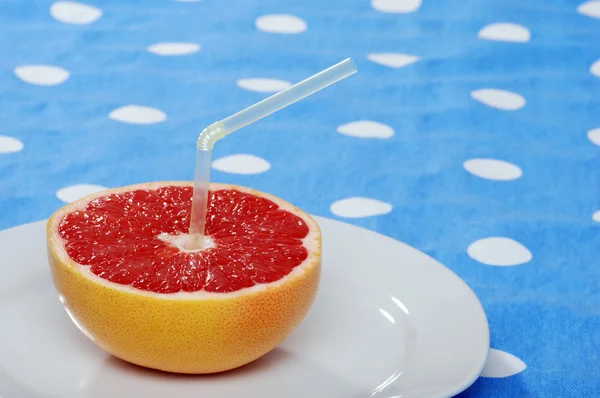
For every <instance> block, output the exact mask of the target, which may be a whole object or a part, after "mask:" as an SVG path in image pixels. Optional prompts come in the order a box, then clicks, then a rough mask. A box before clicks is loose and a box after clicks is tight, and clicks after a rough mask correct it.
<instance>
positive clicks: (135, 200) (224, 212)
mask: <svg viewBox="0 0 600 398" xmlns="http://www.w3.org/2000/svg"><path fill="white" fill-rule="evenodd" d="M191 199H192V184H191V183H190V182H159V183H147V184H140V185H132V186H127V187H122V188H117V189H109V190H105V191H102V192H98V193H95V194H93V195H90V196H87V197H85V198H82V199H80V200H78V201H75V202H73V203H71V204H69V205H67V206H65V207H63V208H62V209H60V210H58V211H57V212H56V213H54V214H53V215H52V217H51V218H50V219H49V221H48V225H47V239H48V258H49V263H50V269H51V274H52V278H53V281H54V285H55V286H56V289H57V291H58V293H59V297H60V299H61V301H62V302H63V304H64V306H65V308H66V310H67V312H68V313H69V315H70V317H71V318H72V319H73V321H74V322H75V324H76V325H77V326H78V327H79V329H80V330H81V331H82V332H83V333H85V334H86V335H87V336H88V337H89V338H90V339H91V340H92V341H94V342H95V343H96V344H98V345H99V346H100V347H102V348H103V349H105V350H106V351H108V352H109V353H111V354H113V355H115V356H116V357H118V358H121V359H123V360H125V361H128V362H132V363H134V364H137V365H141V366H145V367H149V368H154V369H159V370H164V371H169V372H178V373H214V372H220V371H225V370H229V369H233V368H236V367H239V366H242V365H244V364H247V363H249V362H251V361H253V360H255V359H257V358H259V357H261V356H262V355H264V354H266V353H267V352H269V351H270V350H272V349H273V348H275V347H276V346H277V345H278V344H280V343H281V342H282V341H283V340H284V339H285V338H286V337H287V336H288V335H289V334H290V333H291V332H292V330H294V328H296V327H297V326H298V325H299V324H300V322H301V321H302V320H303V318H304V317H305V315H306V314H307V312H308V310H309V308H310V306H311V304H312V302H313V300H314V298H315V295H316V292H317V288H318V284H319V279H320V271H321V232H320V230H319V226H318V225H317V223H316V222H315V221H314V220H313V219H312V218H311V217H309V216H308V215H307V214H306V213H304V212H303V211H301V210H300V209H298V208H296V207H294V206H293V205H291V204H290V203H288V202H286V201H284V200H282V199H280V198H277V197H274V196H272V195H268V194H266V193H262V192H259V191H256V190H252V189H249V188H243V187H238V186H232V185H223V184H211V187H210V195H209V203H208V214H207V223H206V235H207V237H206V239H205V245H204V249H203V250H200V251H190V250H186V249H185V247H186V245H185V240H186V237H187V235H186V234H187V232H188V230H189V221H190V220H189V217H190V210H191Z"/></svg>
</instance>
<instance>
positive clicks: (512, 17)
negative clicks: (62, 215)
mask: <svg viewBox="0 0 600 398" xmlns="http://www.w3.org/2000/svg"><path fill="white" fill-rule="evenodd" d="M0 26H1V29H2V35H3V36H2V37H6V38H8V37H11V39H10V40H8V39H7V40H4V41H3V45H2V46H0V59H1V60H2V62H1V63H0V87H2V91H1V92H0V106H1V109H2V111H1V112H0V126H1V130H0V182H1V183H0V209H1V213H0V214H1V216H0V228H1V229H4V228H9V227H13V226H17V225H20V224H24V223H28V222H32V221H36V220H40V219H43V218H46V217H48V216H49V215H50V214H51V213H52V212H53V211H54V210H56V209H57V208H58V207H60V206H62V205H63V204H64V203H65V202H67V203H68V202H71V201H73V200H76V199H77V198H79V197H81V196H82V195H86V194H89V193H93V192H97V191H98V190H101V189H103V188H104V187H117V186H124V185H130V184H134V183H139V182H146V181H159V180H185V179H187V180H191V179H192V177H193V169H194V159H195V153H194V145H193V144H194V142H195V140H196V137H197V135H198V133H199V131H201V129H202V128H204V127H205V126H207V125H209V124H211V123H212V122H214V121H216V120H219V119H221V118H223V117H225V116H227V115H230V114H232V113H233V112H235V111H237V110H240V109H242V108H244V107H245V106H247V105H250V104H252V103H253V102H255V101H258V100H260V99H263V98H265V96H267V95H270V94H271V93H275V92H278V91H280V90H282V89H285V88H286V87H288V86H289V85H290V84H292V83H294V82H297V81H300V80H301V79H303V78H305V77H307V76H310V75H311V74H313V73H315V72H317V71H319V70H321V69H323V68H324V67H327V66H330V65H332V64H334V63H337V62H339V61H341V60H342V59H344V58H346V57H348V56H351V57H353V58H354V59H355V61H356V63H357V64H358V67H359V73H358V74H357V75H355V76H353V77H352V78H350V79H347V80H344V81H342V82H340V83H339V84H336V85H335V86H333V87H330V88H328V89H326V90H324V91H321V92H319V93H318V94H317V95H315V96H312V97H310V98H307V99H306V100H304V101H301V102H298V103H296V104H294V105H293V106H291V107H289V108H287V109H285V110H283V111H281V112H279V113H277V114H275V115H272V116H270V117H269V118H266V119H263V120H261V121H260V122H258V123H256V124H253V125H251V126H248V127H247V128H245V129H244V131H240V132H239V133H237V134H234V135H232V136H230V137H228V138H227V139H225V140H223V141H221V142H219V145H217V147H216V149H215V153H214V154H213V158H214V163H213V170H212V176H213V178H214V180H216V181H222V182H226V183H234V184H240V185H246V186H252V187H254V188H256V189H259V190H262V191H266V192H270V193H273V194H275V195H277V196H280V197H283V198H285V199H286V200H289V201H291V202H293V203H294V204H296V205H298V206H299V207H301V208H302V209H304V210H306V211H308V212H311V213H314V214H318V215H322V216H329V217H333V218H336V219H340V220H344V221H346V222H349V223H353V224H357V225H360V226H363V227H366V228H369V229H372V230H375V231H378V232H381V233H383V234H386V235H389V236H392V237H393V238H396V239H399V240H401V241H403V242H406V243H408V244H410V245H411V246H414V247H416V248H418V249H420V250H422V251H424V252H426V253H428V254H429V255H431V256H432V257H434V258H436V259H437V260H439V261H441V262H442V263H443V264H445V265H446V266H448V267H449V268H450V269H452V270H453V271H454V272H456V273H457V274H458V275H459V276H460V277H462V278H463V279H464V280H465V281H466V282H467V283H468V284H469V285H470V286H471V287H472V288H473V289H474V290H475V292H476V293H477V295H478V296H479V298H480V299H481V301H482V303H483V306H484V307H485V310H486V312H487V315H488V318H489V322H490V327H491V345H492V350H491V351H490V355H489V358H488V363H487V364H486V367H485V369H484V371H483V373H482V377H481V378H480V379H479V380H478V381H477V382H476V383H475V384H474V385H473V386H472V387H471V388H470V389H468V390H467V391H466V392H464V393H462V394H461V396H462V397H480V396H489V397H517V396H518V397H525V396H536V397H557V396H560V397H567V396H573V397H596V396H598V391H600V373H598V353H599V352H600V315H599V314H600V289H599V282H598V281H599V273H598V253H600V189H599V188H598V187H600V172H599V170H600V113H599V112H598V110H599V109H600V33H598V32H600V2H599V1H595V0H594V1H581V2H577V1H575V2H570V1H558V2H552V4H551V5H550V4H549V3H547V2H543V1H541V0H532V1H530V2H527V3H523V2H518V1H516V0H508V1H499V0H486V1H482V0H466V1H461V2H456V1H451V0H436V1H433V0H422V1H421V0H418V1H417V0H352V1H348V0H331V1H327V2H323V1H316V0H305V1H296V0H291V1H286V2H280V1H276V0H265V1H254V0H252V1H245V0H244V1H243V0H232V1H231V2H229V4H228V6H227V7H224V6H223V4H222V2H217V1H210V0H202V1H181V0H180V1H158V0H151V1H148V2H144V3H143V5H142V4H141V3H139V2H134V1H132V0H123V1H120V2H118V4H117V3H116V2H102V1H98V0H93V1H92V0H90V1H87V0H86V1H84V2H72V1H57V2H39V3H38V2H36V3H35V5H32V3H31V2H16V1H12V2H2V3H0ZM0 266H1V264H0Z"/></svg>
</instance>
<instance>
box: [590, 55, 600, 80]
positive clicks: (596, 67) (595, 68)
mask: <svg viewBox="0 0 600 398" xmlns="http://www.w3.org/2000/svg"><path fill="white" fill-rule="evenodd" d="M590 73H591V74H592V75H594V76H597V77H600V59H599V60H598V61H596V62H594V63H593V64H592V66H590Z"/></svg>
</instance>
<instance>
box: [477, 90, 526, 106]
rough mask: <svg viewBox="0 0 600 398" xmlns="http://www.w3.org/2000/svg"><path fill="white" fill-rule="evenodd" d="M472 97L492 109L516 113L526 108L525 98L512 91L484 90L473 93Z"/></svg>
mask: <svg viewBox="0 0 600 398" xmlns="http://www.w3.org/2000/svg"><path fill="white" fill-rule="evenodd" d="M471 97H472V98H473V99H475V100H477V101H479V102H481V103H483V104H485V105H488V106H491V107H492V108H497V109H502V110H505V111H515V110H517V109H521V108H523V107H524V106H525V103H526V101H525V98H523V97H522V96H521V95H520V94H517V93H514V92H512V91H506V90H498V89H495V88H482V89H480V90H474V91H472V92H471Z"/></svg>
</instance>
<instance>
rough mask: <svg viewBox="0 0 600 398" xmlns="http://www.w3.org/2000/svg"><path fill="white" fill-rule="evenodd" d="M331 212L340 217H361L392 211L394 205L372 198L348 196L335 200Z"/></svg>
mask: <svg viewBox="0 0 600 398" xmlns="http://www.w3.org/2000/svg"><path fill="white" fill-rule="evenodd" d="M330 209H331V212H332V213H333V214H335V215H336V216H339V217H345V218H361V217H371V216H379V215H382V214H387V213H389V212H391V211H392V205H391V204H389V203H385V202H382V201H380V200H377V199H371V198H361V197H354V198H347V199H342V200H338V201H336V202H333V204H332V205H331V208H330Z"/></svg>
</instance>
